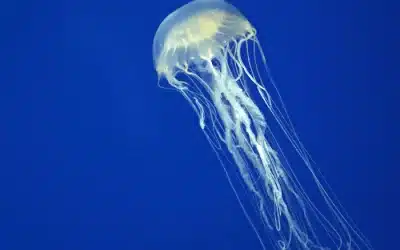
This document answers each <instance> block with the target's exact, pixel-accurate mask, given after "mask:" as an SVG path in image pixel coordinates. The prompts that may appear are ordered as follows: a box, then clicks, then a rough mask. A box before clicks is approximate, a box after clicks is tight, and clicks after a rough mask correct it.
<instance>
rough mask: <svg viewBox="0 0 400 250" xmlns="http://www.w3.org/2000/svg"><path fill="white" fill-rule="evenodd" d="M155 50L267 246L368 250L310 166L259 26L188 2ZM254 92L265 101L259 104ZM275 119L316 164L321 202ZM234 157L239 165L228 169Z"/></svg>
mask: <svg viewBox="0 0 400 250" xmlns="http://www.w3.org/2000/svg"><path fill="white" fill-rule="evenodd" d="M153 59H154V64H155V68H156V71H157V73H158V76H159V81H160V79H161V78H165V79H166V80H167V82H168V83H169V84H168V86H169V87H172V88H173V89H176V90H177V91H178V92H180V93H181V94H182V95H183V96H184V97H185V99H186V100H187V101H188V102H189V104H190V105H191V106H192V107H193V109H194V111H195V112H196V114H197V115H198V118H199V125H200V128H201V129H202V130H203V131H204V134H205V135H206V137H207V139H208V140H209V142H210V145H211V146H212V148H213V150H214V151H215V152H216V153H217V156H218V158H219V160H220V162H221V164H222V166H223V169H224V171H225V173H226V176H227V178H228V181H229V183H230V185H231V187H232V188H233V191H234V192H235V195H236V197H237V198H238V200H239V204H240V206H241V208H242V209H243V211H244V214H245V216H246V218H247V219H248V221H249V223H250V225H251V226H252V228H253V230H254V232H255V234H256V236H257V238H258V240H259V241H260V244H261V247H262V249H267V248H271V247H272V248H274V249H372V247H371V246H370V245H369V243H368V241H367V240H366V239H365V238H364V236H363V235H362V234H361V233H360V232H359V231H358V229H357V228H356V226H355V225H354V223H352V222H351V220H350V218H348V216H347V215H346V214H345V212H344V211H343V209H342V208H341V206H340V203H338V202H337V201H335V200H334V199H333V196H332V194H328V191H327V190H328V189H327V188H326V183H325V182H324V181H323V179H322V176H321V175H320V174H318V172H317V171H316V170H315V169H313V168H312V162H311V159H310V157H309V155H308V153H307V151H306V150H305V149H304V147H303V145H302V144H301V142H300V141H299V139H298V136H297V134H296V132H295V130H294V127H293V125H292V123H291V121H290V119H289V116H288V114H287V112H286V109H285V106H284V104H283V101H282V98H281V96H280V95H279V92H278V89H277V87H276V84H275V83H274V81H273V79H272V78H271V75H270V71H269V68H268V67H267V63H266V58H265V55H264V52H263V50H262V47H261V45H260V42H259V39H258V38H257V35H256V29H255V28H254V27H253V25H252V24H251V23H250V22H249V21H248V20H247V19H246V18H245V17H244V16H243V15H242V14H241V13H240V12H239V11H238V9H236V8H235V7H234V6H232V5H231V4H228V3H227V2H225V1H223V0H195V1H192V2H190V3H188V4H186V5H184V6H182V7H181V8H179V9H177V10H176V11H174V12H172V13H171V14H170V15H168V16H167V17H166V18H165V20H164V21H163V22H162V23H161V25H160V26H159V28H158V30H157V32H156V34H155V37H154V44H153ZM257 100H258V102H259V103H262V104H263V105H261V106H257V105H256V101H257ZM272 123H275V124H276V125H277V128H280V129H281V130H280V131H281V132H283V135H285V137H286V138H287V139H288V142H289V143H290V144H291V145H292V146H293V148H294V150H295V151H296V152H297V154H298V155H299V156H300V158H299V159H300V161H299V162H300V165H302V166H303V167H305V169H307V170H308V173H310V180H312V182H313V184H314V186H315V190H317V193H318V194H319V195H320V197H322V199H320V200H321V201H322V202H321V201H320V202H318V205H317V203H316V202H315V201H312V200H311V198H310V196H309V195H308V194H307V193H306V191H305V188H304V186H302V185H301V184H300V180H299V179H300V178H298V176H296V174H295V172H296V170H297V169H298V168H300V166H297V165H299V164H296V168H294V167H292V166H291V165H290V164H289V161H288V160H287V158H286V157H285V156H284V154H283V152H282V147H281V146H279V144H278V142H277V136H275V134H273V133H272V129H273V125H272ZM276 125H275V126H276ZM232 163H233V164H234V166H236V167H237V168H236V170H234V171H230V170H228V169H227V166H228V164H231V165H232ZM232 172H235V173H232ZM232 174H238V175H239V176H240V179H241V182H242V183H244V184H245V185H244V186H245V187H246V190H248V191H247V193H248V194H249V195H248V197H250V199H249V200H251V204H252V205H253V206H254V207H255V208H256V210H255V211H256V214H257V216H256V217H257V218H258V220H257V221H255V219H254V216H250V215H249V214H250V212H248V209H246V208H245V205H244V202H242V198H239V196H240V195H238V192H237V191H236V190H237V189H235V185H234V184H233V181H232V180H231V177H230V176H232ZM257 223H258V224H257ZM260 226H261V227H260ZM260 228H261V229H260ZM265 231H266V232H268V233H266V232H265ZM266 239H268V242H270V243H269V244H271V246H270V247H267V240H266Z"/></svg>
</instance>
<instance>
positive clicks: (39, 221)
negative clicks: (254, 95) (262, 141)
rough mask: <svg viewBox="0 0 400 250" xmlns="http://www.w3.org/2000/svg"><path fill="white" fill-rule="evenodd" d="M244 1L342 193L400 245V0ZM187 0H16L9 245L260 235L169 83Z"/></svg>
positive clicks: (11, 4) (7, 188)
mask: <svg viewBox="0 0 400 250" xmlns="http://www.w3.org/2000/svg"><path fill="white" fill-rule="evenodd" d="M230 2H231V3H232V4H234V5H235V6H236V7H237V8H238V9H239V10H241V11H242V13H243V14H244V15H245V16H246V17H247V18H248V19H249V20H250V22H252V23H253V24H254V26H255V27H256V28H257V29H258V32H259V38H260V40H261V43H262V45H263V48H264V50H265V53H266V55H267V57H268V60H269V66H270V68H271V71H272V74H273V76H274V78H275V80H276V82H277V84H278V87H279V89H280V91H281V94H282V96H283V98H284V101H285V103H286V105H287V108H288V110H289V113H290V115H291V118H292V121H293V123H294V124H295V127H296V130H297V132H298V134H299V135H300V138H301V140H302V142H303V143H304V145H305V147H306V148H307V149H308V151H309V152H310V153H311V155H312V157H313V159H314V161H315V162H316V165H317V167H318V168H319V169H320V170H321V172H322V173H323V174H324V176H325V177H326V180H327V181H328V183H329V184H330V186H331V188H332V190H333V191H334V193H335V194H336V195H337V197H338V199H339V200H340V201H341V204H342V205H343V206H344V207H345V209H346V211H347V212H348V214H349V215H350V216H351V218H352V219H353V220H354V221H355V223H356V224H357V225H358V226H359V228H360V230H361V231H362V232H363V233H364V234H365V236H366V237H367V238H368V239H369V240H370V241H371V244H372V245H373V246H374V248H375V249H394V250H396V249H400V245H399V242H398V237H399V232H400V229H399V225H400V215H399V211H400V205H399V199H400V189H399V181H400V178H399V176H400V175H399V173H400V170H399V168H398V166H399V164H398V159H399V156H400V153H399V145H398V144H399V140H400V136H399V129H398V128H399V125H400V123H399V108H400V105H399V104H400V102H399V97H400V94H399V91H398V90H399V86H398V83H399V79H400V77H399V70H398V64H399V60H398V59H399V54H400V53H399V44H400V39H399V33H400V32H399V26H398V24H399V22H398V21H397V20H396V19H397V15H398V3H396V1H392V2H390V1H377V0H376V1H372V0H371V1H368V0H351V1H345V0H337V1H312V0H304V1H295V0H283V1H274V0H263V1H261V0H232V1H230ZM185 3H187V2H186V1H184V0H169V1H161V0H153V1H143V0H142V1H134V0H130V1H128V0H112V1H109V0H99V1H92V0H69V1H66V0H62V1H44V0H36V1H27V0H26V1H8V2H5V1H3V3H2V4H1V8H0V9H1V10H0V12H1V19H2V22H1V27H2V30H3V31H2V33H1V34H2V36H1V37H2V38H1V39H0V40H1V41H0V43H1V61H2V67H1V70H0V72H1V83H0V95H1V98H0V104H1V105H0V112H1V113H0V115H1V116H0V117H1V125H0V126H1V130H0V145H1V149H2V150H1V153H0V156H1V157H0V167H1V172H0V188H1V189H0V190H1V191H0V231H1V234H0V249H1V250H14V249H24V250H27V249H41V250H58V249H74V250H79V249H85V250H87V249H130V250H132V249H134V250H155V249H175V250H179V249H193V250H196V249H210V250H211V249H218V250H221V249H246V250H248V249H261V247H260V245H259V243H258V241H257V238H256V237H255V235H254V233H253V231H252V230H251V228H250V226H249V224H248V222H247V220H246V218H245V217H244V215H243V213H242V211H241V209H240V207H239V205H238V203H237V201H236V198H235V196H234V194H233V192H232V190H231V189H230V187H229V184H228V182H227V181H226V178H225V176H224V173H223V171H222V168H221V166H220V165H219V162H218V160H217V158H216V156H215V154H214V152H213V151H212V150H211V147H210V146H209V144H208V142H207V140H206V139H205V137H204V135H203V133H202V131H201V130H200V128H199V125H198V120H197V117H196V116H195V114H194V112H193V111H192V110H191V108H190V106H189V105H188V104H187V103H186V101H185V100H184V98H183V97H182V96H181V95H180V94H178V93H177V92H173V91H167V90H163V89H160V88H158V87H157V76H156V73H155V71H154V68H153V61H152V60H153V59H152V42H153V36H154V34H155V31H156V30H157V27H158V25H159V24H160V23H161V21H162V20H163V19H164V18H165V17H166V16H167V15H168V14H169V13H170V12H172V11H174V10H175V9H177V8H178V7H180V6H182V5H183V4H185ZM291 157H295V155H290V154H289V155H288V158H289V159H291ZM294 167H295V166H294ZM299 171H305V170H304V169H303V168H302V169H301V170H299ZM299 174H302V173H299ZM303 174H307V173H306V172H303ZM305 185H307V184H305Z"/></svg>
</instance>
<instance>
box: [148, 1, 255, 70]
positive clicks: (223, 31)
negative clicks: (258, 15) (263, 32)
mask: <svg viewBox="0 0 400 250" xmlns="http://www.w3.org/2000/svg"><path fill="white" fill-rule="evenodd" d="M252 32H254V29H253V27H252V26H251V24H250V23H249V22H248V21H247V19H246V18H245V17H244V16H243V15H242V14H241V13H240V12H239V11H238V10H237V9H236V8H235V7H234V6H232V5H230V4H228V3H226V2H225V1H222V0H197V1H193V2H190V3H189V4H187V5H184V6H183V7H181V8H180V9H178V10H176V11H174V12H172V13H171V14H170V15H168V16H167V17H166V18H165V20H164V21H163V22H162V23H161V25H160V26H159V28H158V30H157V32H156V35H155V37H154V43H153V59H154V63H155V65H156V70H157V72H158V74H159V75H164V76H165V77H168V76H169V75H170V74H173V73H174V72H176V71H177V70H182V69H185V67H188V65H190V64H198V65H197V66H199V67H201V65H203V64H204V63H205V62H207V61H211V60H213V59H214V58H217V57H219V56H223V55H221V51H223V49H224V47H225V46H226V45H227V44H228V43H229V42H231V41H232V40H233V39H235V38H237V37H244V36H246V34H248V33H252ZM219 59H220V60H222V59H221V58H219Z"/></svg>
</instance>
